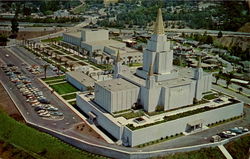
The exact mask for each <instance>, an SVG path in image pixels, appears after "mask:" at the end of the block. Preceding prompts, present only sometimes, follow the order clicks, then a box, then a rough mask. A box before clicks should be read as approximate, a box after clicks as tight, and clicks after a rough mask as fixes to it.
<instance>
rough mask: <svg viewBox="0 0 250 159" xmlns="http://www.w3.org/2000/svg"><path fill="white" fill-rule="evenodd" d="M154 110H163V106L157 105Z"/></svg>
mask: <svg viewBox="0 0 250 159" xmlns="http://www.w3.org/2000/svg"><path fill="white" fill-rule="evenodd" d="M155 111H156V112H161V111H164V106H162V105H157V106H156V108H155Z"/></svg>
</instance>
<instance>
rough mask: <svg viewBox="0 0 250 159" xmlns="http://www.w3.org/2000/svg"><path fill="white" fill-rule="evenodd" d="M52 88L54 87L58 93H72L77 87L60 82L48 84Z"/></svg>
mask: <svg viewBox="0 0 250 159" xmlns="http://www.w3.org/2000/svg"><path fill="white" fill-rule="evenodd" d="M49 86H50V87H51V88H52V89H54V90H55V91H56V92H57V93H58V94H60V95H62V94H67V93H74V92H77V91H78V89H77V88H75V87H74V86H72V85H71V84H70V83H68V82H65V83H60V84H54V85H49Z"/></svg>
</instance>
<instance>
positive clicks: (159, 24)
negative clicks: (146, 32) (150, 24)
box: [154, 8, 165, 35]
mask: <svg viewBox="0 0 250 159" xmlns="http://www.w3.org/2000/svg"><path fill="white" fill-rule="evenodd" d="M154 34H157V35H159V34H165V31H164V23H163V19H162V12H161V8H159V9H158V14H157V18H156V22H155V28H154Z"/></svg>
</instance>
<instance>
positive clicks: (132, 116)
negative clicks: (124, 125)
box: [115, 111, 144, 119]
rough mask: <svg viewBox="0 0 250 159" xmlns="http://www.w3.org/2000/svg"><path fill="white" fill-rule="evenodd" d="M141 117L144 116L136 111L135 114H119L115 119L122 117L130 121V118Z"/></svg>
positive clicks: (141, 112)
mask: <svg viewBox="0 0 250 159" xmlns="http://www.w3.org/2000/svg"><path fill="white" fill-rule="evenodd" d="M143 115H144V112H143V111H138V112H136V113H134V112H129V113H124V114H121V115H117V116H115V117H119V116H122V117H124V118H126V119H132V118H136V117H140V116H143Z"/></svg>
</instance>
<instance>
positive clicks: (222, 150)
mask: <svg viewBox="0 0 250 159" xmlns="http://www.w3.org/2000/svg"><path fill="white" fill-rule="evenodd" d="M218 147H219V149H220V150H221V152H222V153H223V155H224V156H225V157H226V158H227V159H233V157H232V156H231V155H230V153H229V152H228V151H227V149H226V148H225V147H224V146H223V145H219V146H218Z"/></svg>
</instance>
